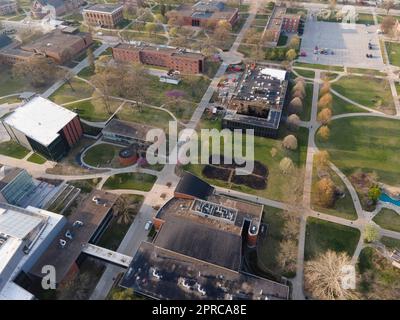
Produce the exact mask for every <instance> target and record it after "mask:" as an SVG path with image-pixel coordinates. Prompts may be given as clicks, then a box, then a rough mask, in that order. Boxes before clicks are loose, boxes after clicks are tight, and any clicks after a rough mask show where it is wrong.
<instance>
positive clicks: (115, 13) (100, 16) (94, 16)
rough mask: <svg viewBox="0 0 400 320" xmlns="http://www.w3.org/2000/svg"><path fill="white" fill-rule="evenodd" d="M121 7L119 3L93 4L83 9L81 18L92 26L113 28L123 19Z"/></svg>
mask: <svg viewBox="0 0 400 320" xmlns="http://www.w3.org/2000/svg"><path fill="white" fill-rule="evenodd" d="M123 8H124V6H123V5H120V4H95V5H93V6H91V7H89V8H86V9H83V12H82V14H83V19H84V20H85V22H86V23H87V24H90V25H92V26H99V27H100V26H102V27H106V28H115V27H116V26H117V25H118V24H119V23H120V22H121V21H122V20H123V15H122V10H123Z"/></svg>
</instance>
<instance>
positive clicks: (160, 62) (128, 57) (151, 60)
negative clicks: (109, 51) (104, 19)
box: [113, 43, 205, 73]
mask: <svg viewBox="0 0 400 320" xmlns="http://www.w3.org/2000/svg"><path fill="white" fill-rule="evenodd" d="M113 57H114V59H115V60H116V61H119V62H135V63H142V64H148V65H152V66H159V67H165V68H169V69H174V70H178V71H181V72H184V73H201V72H203V71H204V60H205V57H204V56H203V55H202V54H200V53H194V52H187V51H184V50H179V49H174V48H169V47H159V46H153V45H143V44H141V45H130V44H126V43H120V44H119V45H117V46H116V47H114V48H113Z"/></svg>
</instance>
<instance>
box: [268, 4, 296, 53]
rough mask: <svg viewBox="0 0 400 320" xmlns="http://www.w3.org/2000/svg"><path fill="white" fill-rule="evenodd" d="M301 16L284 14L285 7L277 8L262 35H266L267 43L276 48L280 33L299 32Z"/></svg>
mask: <svg viewBox="0 0 400 320" xmlns="http://www.w3.org/2000/svg"><path fill="white" fill-rule="evenodd" d="M300 19H301V15H299V14H288V13H286V7H283V6H277V7H275V8H274V11H273V12H272V14H271V17H270V18H269V20H268V23H267V27H266V28H265V30H264V35H267V37H266V38H267V39H268V40H267V42H268V43H269V44H270V45H273V46H276V45H277V43H278V40H279V37H280V35H281V33H282V32H285V33H297V32H298V31H299V25H300Z"/></svg>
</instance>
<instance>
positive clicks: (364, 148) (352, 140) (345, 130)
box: [316, 117, 400, 185]
mask: <svg viewBox="0 0 400 320" xmlns="http://www.w3.org/2000/svg"><path fill="white" fill-rule="evenodd" d="M330 129H331V132H330V138H329V139H328V141H326V142H325V141H321V140H320V139H319V138H318V137H317V139H316V140H317V145H318V147H319V148H320V149H325V150H327V151H328V152H329V154H330V156H331V161H332V162H333V163H334V164H335V165H336V166H337V167H338V168H339V169H340V170H341V171H342V172H343V173H345V174H346V175H347V176H349V175H350V174H352V173H353V172H354V171H355V170H357V169H362V170H363V171H365V172H373V171H375V172H376V173H377V174H378V177H379V178H378V179H379V181H381V182H383V183H387V184H389V185H400V183H399V179H398V176H399V174H400V157H399V152H400V126H399V123H398V121H397V120H391V119H382V118H377V117H362V118H343V119H338V120H334V121H332V122H331V125H330Z"/></svg>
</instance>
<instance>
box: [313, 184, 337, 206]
mask: <svg viewBox="0 0 400 320" xmlns="http://www.w3.org/2000/svg"><path fill="white" fill-rule="evenodd" d="M335 191H336V186H335V184H334V183H333V181H332V179H331V178H327V177H326V178H322V179H321V180H319V181H318V182H317V197H318V203H319V204H320V205H321V206H323V207H325V208H330V207H332V206H333V204H334V202H335Z"/></svg>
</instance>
